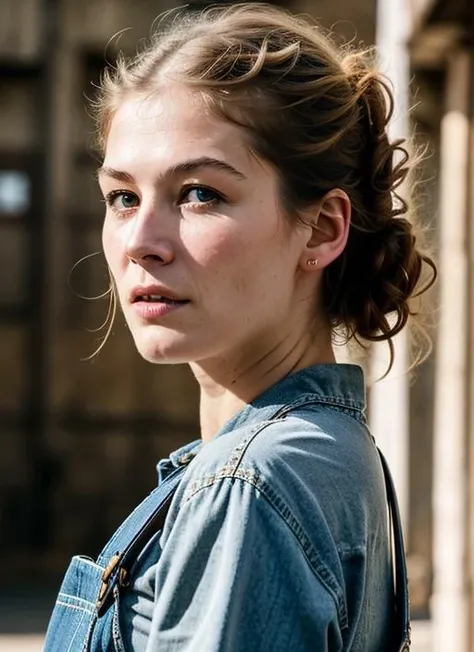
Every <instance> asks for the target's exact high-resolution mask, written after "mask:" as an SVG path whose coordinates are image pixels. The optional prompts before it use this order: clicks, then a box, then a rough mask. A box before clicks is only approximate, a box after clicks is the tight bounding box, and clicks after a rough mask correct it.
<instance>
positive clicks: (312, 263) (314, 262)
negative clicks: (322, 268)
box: [306, 258, 319, 267]
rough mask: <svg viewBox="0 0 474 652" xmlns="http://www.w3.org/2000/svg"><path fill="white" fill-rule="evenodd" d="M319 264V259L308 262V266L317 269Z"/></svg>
mask: <svg viewBox="0 0 474 652" xmlns="http://www.w3.org/2000/svg"><path fill="white" fill-rule="evenodd" d="M318 263H319V260H318V259H317V258H311V259H310V260H308V262H307V263H306V264H307V265H309V266H311V267H316V266H317V264H318Z"/></svg>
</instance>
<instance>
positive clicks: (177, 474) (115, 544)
mask: <svg viewBox="0 0 474 652" xmlns="http://www.w3.org/2000/svg"><path fill="white" fill-rule="evenodd" d="M185 470H186V466H181V467H179V468H177V469H176V471H174V472H173V473H171V474H170V475H169V476H168V477H167V478H166V479H165V480H164V481H163V482H162V483H161V484H160V485H159V486H158V487H157V488H156V489H155V490H154V491H152V493H151V494H150V495H149V496H148V497H147V498H145V500H144V501H143V502H142V503H141V504H140V505H139V506H138V507H137V508H136V509H135V510H134V512H132V514H131V515H130V516H129V517H128V519H127V520H126V521H125V522H124V523H123V524H122V525H121V526H120V528H119V529H118V530H117V532H116V533H115V534H114V536H113V537H112V539H111V540H110V542H109V543H108V544H107V546H106V547H105V548H104V550H103V551H102V553H101V555H100V557H99V559H100V560H104V561H105V560H107V559H108V563H107V567H106V568H105V570H104V573H103V575H102V586H101V589H100V593H99V597H98V600H97V605H96V607H97V615H98V616H101V615H102V614H103V613H104V612H105V611H106V610H107V608H108V606H109V605H110V603H111V601H112V596H113V591H114V588H115V587H116V586H117V585H123V584H125V581H126V578H127V576H128V573H129V571H130V568H131V566H132V565H133V563H134V561H135V560H136V558H137V556H138V554H139V552H140V550H141V549H142V548H143V547H144V546H145V544H146V543H147V541H148V540H149V539H150V538H151V537H152V535H153V534H154V533H155V532H157V531H158V530H160V529H162V528H163V525H164V521H165V518H166V514H167V513H168V509H169V506H170V504H171V501H172V499H173V496H174V493H175V491H176V489H177V487H178V484H179V482H180V480H181V478H182V476H183V474H184V471H185Z"/></svg>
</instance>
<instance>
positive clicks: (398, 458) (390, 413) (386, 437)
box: [369, 0, 410, 527]
mask: <svg viewBox="0 0 474 652" xmlns="http://www.w3.org/2000/svg"><path fill="white" fill-rule="evenodd" d="M409 19H410V11H409V6H408V5H407V1H406V0H379V1H378V3H377V22H376V44H377V49H378V52H379V54H380V60H381V69H382V72H384V73H385V74H386V75H387V77H388V78H389V79H390V81H391V83H392V85H393V91H394V95H395V113H394V117H393V119H392V122H391V124H390V125H389V134H390V137H391V139H397V138H405V137H406V136H407V135H408V133H409V126H408V111H409V78H410V61H409V55H408V52H407V47H406V41H407V38H408V34H409V28H410V24H409V23H410V20H409ZM393 344H394V348H395V362H394V365H393V367H392V370H391V371H390V373H389V374H388V376H387V377H386V378H384V379H383V380H379V381H378V382H376V383H375V384H374V385H373V387H372V388H371V390H370V415H369V419H370V426H371V430H372V432H373V434H374V437H375V439H376V440H377V443H378V445H379V446H380V448H381V449H382V450H383V452H384V453H385V455H386V457H387V460H388V462H389V465H390V468H391V471H392V474H393V478H394V482H395V485H396V487H397V493H398V500H399V504H400V512H401V517H402V522H403V525H404V527H406V525H407V521H408V446H409V424H408V409H409V406H408V401H409V393H408V392H409V388H408V375H407V368H408V364H409V363H408V353H407V333H406V331H403V332H401V333H400V334H399V335H397V336H396V337H395V338H394V340H393ZM388 363H389V358H388V347H387V345H386V344H383V343H381V344H376V345H375V346H374V347H373V351H372V360H371V368H372V374H371V375H372V376H373V378H380V377H381V376H382V375H383V374H384V373H385V371H386V370H387V367H388Z"/></svg>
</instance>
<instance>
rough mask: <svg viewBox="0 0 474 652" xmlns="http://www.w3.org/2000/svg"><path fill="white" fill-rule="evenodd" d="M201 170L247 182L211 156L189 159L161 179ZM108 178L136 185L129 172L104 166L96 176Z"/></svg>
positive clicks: (227, 165) (177, 164)
mask: <svg viewBox="0 0 474 652" xmlns="http://www.w3.org/2000/svg"><path fill="white" fill-rule="evenodd" d="M200 168H214V169H215V170H222V171H224V172H227V173H228V174H232V175H233V176H234V177H236V178H237V179H239V180H240V181H243V180H245V179H246V178H247V177H246V176H245V174H243V173H242V172H240V171H239V170H237V169H236V168H234V167H233V166H232V165H230V164H229V163H226V162H225V161H221V160H220V159H217V158H211V157H209V156H201V157H199V158H194V159H189V160H188V161H183V162H182V163H176V164H175V165H172V166H171V167H170V168H168V169H167V170H166V172H164V173H163V174H162V175H160V179H164V178H166V177H170V176H174V175H177V174H184V173H186V172H195V171H196V170H198V169H200ZM102 175H105V176H108V177H112V178H113V179H116V180H117V181H123V182H124V183H135V179H134V178H133V176H132V175H131V174H129V173H128V172H123V171H121V170H115V169H114V168H110V167H107V166H102V167H100V168H99V169H98V170H97V173H96V176H97V177H99V176H102Z"/></svg>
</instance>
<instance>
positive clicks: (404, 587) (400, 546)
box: [377, 449, 411, 652]
mask: <svg viewBox="0 0 474 652" xmlns="http://www.w3.org/2000/svg"><path fill="white" fill-rule="evenodd" d="M377 450H378V453H379V455H380V460H381V462H382V468H383V474H384V477H385V488H386V492H387V500H388V508H389V519H390V530H391V532H390V536H392V535H393V542H394V555H393V559H392V564H394V566H395V568H394V582H395V631H396V637H397V645H396V647H395V648H394V650H396V652H408V650H409V649H410V644H411V641H410V601H409V594H408V578H407V565H406V559H405V546H404V543H403V532H402V523H401V518H400V510H399V508H398V501H397V496H396V493H395V485H394V483H393V479H392V476H391V473H390V469H389V467H388V464H387V460H386V459H385V457H384V455H383V454H382V452H381V451H380V449H377Z"/></svg>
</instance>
